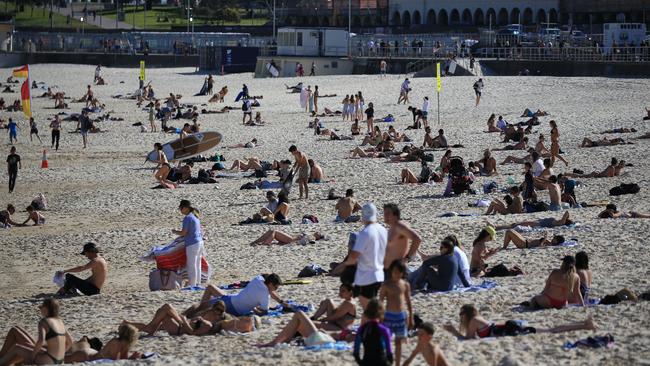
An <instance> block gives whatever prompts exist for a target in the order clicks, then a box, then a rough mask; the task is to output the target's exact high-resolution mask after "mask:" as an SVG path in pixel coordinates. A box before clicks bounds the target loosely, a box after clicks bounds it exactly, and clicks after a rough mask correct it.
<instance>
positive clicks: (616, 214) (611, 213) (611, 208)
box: [598, 203, 650, 219]
mask: <svg viewBox="0 0 650 366" xmlns="http://www.w3.org/2000/svg"><path fill="white" fill-rule="evenodd" d="M598 218H599V219H618V218H624V219H650V213H641V212H636V211H629V212H622V211H618V208H617V207H616V205H615V204H613V203H610V204H608V205H607V206H606V207H605V210H604V211H602V212H600V213H599V214H598Z"/></svg>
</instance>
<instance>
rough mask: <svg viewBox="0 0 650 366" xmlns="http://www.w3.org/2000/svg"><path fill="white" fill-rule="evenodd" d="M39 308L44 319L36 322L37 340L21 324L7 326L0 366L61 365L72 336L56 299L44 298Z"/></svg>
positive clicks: (0, 353)
mask: <svg viewBox="0 0 650 366" xmlns="http://www.w3.org/2000/svg"><path fill="white" fill-rule="evenodd" d="M39 309H40V311H41V316H42V317H43V318H42V319H41V320H40V321H39V322H38V340H36V341H34V339H33V338H32V337H31V336H30V335H29V334H28V333H27V332H26V331H25V330H23V329H22V328H20V327H13V328H11V329H9V333H8V334H7V336H6V337H5V342H4V344H3V346H2V349H0V365H13V364H17V363H24V364H31V365H44V364H55V365H60V364H63V358H64V355H65V351H66V349H67V348H68V347H69V346H70V345H71V344H72V337H71V336H70V334H69V333H68V332H67V331H66V329H65V325H64V324H63V321H62V320H61V319H60V318H59V302H58V301H57V300H55V299H46V300H44V301H43V303H42V304H41V305H40V306H39Z"/></svg>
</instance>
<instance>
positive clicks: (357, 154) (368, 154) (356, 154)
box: [348, 146, 386, 159]
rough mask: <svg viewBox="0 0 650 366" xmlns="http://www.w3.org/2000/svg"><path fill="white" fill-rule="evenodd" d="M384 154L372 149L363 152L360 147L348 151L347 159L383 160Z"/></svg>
mask: <svg viewBox="0 0 650 366" xmlns="http://www.w3.org/2000/svg"><path fill="white" fill-rule="evenodd" d="M385 157H386V154H384V153H383V152H377V151H375V149H374V148H370V149H367V150H363V149H361V148H360V147H358V146H357V147H355V148H354V149H353V150H350V156H349V157H348V158H349V159H355V158H385Z"/></svg>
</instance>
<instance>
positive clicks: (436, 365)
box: [402, 323, 449, 366]
mask: <svg viewBox="0 0 650 366" xmlns="http://www.w3.org/2000/svg"><path fill="white" fill-rule="evenodd" d="M417 337H418V343H417V345H416V346H415V349H414V350H413V353H411V355H410V356H409V357H408V358H407V359H406V360H404V363H403V364H402V366H408V365H410V364H411V362H412V361H413V359H415V357H416V356H417V355H418V353H421V354H422V357H424V360H425V361H426V363H427V364H428V365H430V366H447V365H448V364H449V363H447V359H446V358H445V355H443V354H442V351H441V350H440V347H438V345H436V344H434V343H433V342H432V338H433V324H431V323H423V324H422V325H420V326H419V328H418V335H417Z"/></svg>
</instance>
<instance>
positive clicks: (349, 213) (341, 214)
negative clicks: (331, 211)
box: [334, 189, 361, 223]
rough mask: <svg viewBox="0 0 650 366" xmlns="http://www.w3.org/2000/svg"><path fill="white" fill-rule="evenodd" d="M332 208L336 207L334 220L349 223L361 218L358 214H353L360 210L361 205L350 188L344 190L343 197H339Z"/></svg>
mask: <svg viewBox="0 0 650 366" xmlns="http://www.w3.org/2000/svg"><path fill="white" fill-rule="evenodd" d="M334 208H335V209H336V220H335V221H339V222H340V221H343V222H346V223H349V222H357V221H359V220H360V219H361V217H360V216H359V215H354V213H356V212H359V211H361V205H360V204H359V202H357V200H356V199H355V198H354V191H353V190H352V189H348V190H347V191H345V197H343V198H340V199H339V200H338V202H336V206H334Z"/></svg>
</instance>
